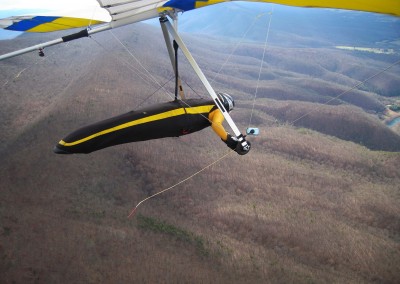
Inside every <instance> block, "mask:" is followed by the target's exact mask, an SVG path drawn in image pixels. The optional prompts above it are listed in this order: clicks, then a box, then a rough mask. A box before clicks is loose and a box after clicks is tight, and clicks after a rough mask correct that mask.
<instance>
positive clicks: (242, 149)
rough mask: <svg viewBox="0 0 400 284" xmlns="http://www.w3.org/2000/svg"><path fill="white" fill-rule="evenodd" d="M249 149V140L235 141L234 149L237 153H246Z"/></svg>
mask: <svg viewBox="0 0 400 284" xmlns="http://www.w3.org/2000/svg"><path fill="white" fill-rule="evenodd" d="M242 144H245V145H242ZM250 149H251V143H250V142H249V141H246V140H245V141H244V142H241V143H240V142H239V143H237V146H236V149H235V151H236V153H238V154H239V155H246V154H247V153H248V152H250Z"/></svg>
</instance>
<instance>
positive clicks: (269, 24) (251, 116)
mask: <svg viewBox="0 0 400 284" xmlns="http://www.w3.org/2000/svg"><path fill="white" fill-rule="evenodd" d="M273 12H274V7H273V6H272V10H271V12H270V13H269V15H270V16H269V21H268V28H267V34H266V36H265V42H264V50H263V55H262V58H261V63H260V70H259V71H258V78H257V84H256V90H255V92H254V97H253V106H252V108H251V114H250V120H249V126H248V127H250V125H251V121H252V119H253V112H254V106H255V103H256V99H257V94H258V87H259V85H260V79H261V72H262V69H263V66H264V59H265V53H266V50H267V45H268V39H269V31H270V29H271V21H272V14H273Z"/></svg>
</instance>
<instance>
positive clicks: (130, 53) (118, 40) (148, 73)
mask: <svg viewBox="0 0 400 284" xmlns="http://www.w3.org/2000/svg"><path fill="white" fill-rule="evenodd" d="M109 32H110V33H111V35H112V36H113V37H114V38H115V39H116V40H117V42H118V43H119V44H120V45H121V46H122V47H123V48H124V49H125V50H126V51H127V52H128V53H129V55H130V56H131V57H132V58H133V59H134V60H135V61H136V62H137V63H138V64H139V65H140V67H142V68H143V70H145V71H146V74H147V77H148V78H150V79H151V80H152V81H153V82H154V83H156V84H157V85H158V86H159V87H162V85H161V84H160V83H159V82H158V81H157V79H156V78H155V77H154V76H153V75H151V73H150V71H149V70H147V68H146V67H145V66H144V65H143V64H142V63H141V62H140V60H139V59H138V58H137V57H136V56H135V55H134V54H133V53H132V52H131V51H130V50H129V49H128V47H127V46H126V45H124V44H123V43H122V42H121V40H120V39H119V38H118V37H117V36H116V35H115V34H114V33H113V32H112V31H109ZM162 89H163V90H164V91H165V94H166V95H168V96H169V97H170V98H171V99H174V96H173V95H171V94H170V93H169V92H168V91H167V90H166V89H165V88H163V87H162Z"/></svg>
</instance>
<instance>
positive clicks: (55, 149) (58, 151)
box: [53, 145, 73, 154]
mask: <svg viewBox="0 0 400 284" xmlns="http://www.w3.org/2000/svg"><path fill="white" fill-rule="evenodd" d="M53 152H54V153H56V154H73V153H71V152H68V151H65V150H63V149H61V148H59V147H58V145H56V146H55V147H54V149H53Z"/></svg>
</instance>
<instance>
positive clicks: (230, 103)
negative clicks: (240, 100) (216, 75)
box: [217, 93, 235, 112]
mask: <svg viewBox="0 0 400 284" xmlns="http://www.w3.org/2000/svg"><path fill="white" fill-rule="evenodd" d="M217 95H218V97H219V99H220V100H221V101H222V104H223V105H224V108H225V109H226V110H227V111H228V112H230V111H231V110H233V108H234V106H235V101H234V100H233V98H232V97H231V96H230V95H228V94H226V93H218V94H217Z"/></svg>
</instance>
